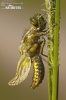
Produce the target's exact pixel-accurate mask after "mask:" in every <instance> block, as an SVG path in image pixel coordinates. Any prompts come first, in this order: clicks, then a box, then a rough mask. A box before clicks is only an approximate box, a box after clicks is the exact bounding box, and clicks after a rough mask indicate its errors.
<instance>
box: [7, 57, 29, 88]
mask: <svg viewBox="0 0 66 100" xmlns="http://www.w3.org/2000/svg"><path fill="white" fill-rule="evenodd" d="M30 67H31V59H30V57H29V56H26V55H22V56H21V58H20V60H19V62H18V65H17V70H16V75H15V77H14V78H13V79H12V80H11V81H9V83H8V85H10V86H14V85H18V84H20V83H21V82H23V81H24V80H25V79H26V78H27V76H28V73H29V71H30Z"/></svg>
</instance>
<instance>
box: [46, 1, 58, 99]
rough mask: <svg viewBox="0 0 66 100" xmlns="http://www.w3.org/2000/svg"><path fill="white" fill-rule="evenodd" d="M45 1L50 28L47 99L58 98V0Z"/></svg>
mask: <svg viewBox="0 0 66 100" xmlns="http://www.w3.org/2000/svg"><path fill="white" fill-rule="evenodd" d="M45 3H46V9H47V12H48V13H47V15H48V19H47V20H48V27H49V29H50V30H49V33H48V60H49V68H48V77H49V78H48V92H49V100H58V77H59V58H58V57H59V26H60V0H52V2H50V0H45ZM54 8H55V9H54ZM55 24H57V25H55ZM54 25H55V26H54Z"/></svg>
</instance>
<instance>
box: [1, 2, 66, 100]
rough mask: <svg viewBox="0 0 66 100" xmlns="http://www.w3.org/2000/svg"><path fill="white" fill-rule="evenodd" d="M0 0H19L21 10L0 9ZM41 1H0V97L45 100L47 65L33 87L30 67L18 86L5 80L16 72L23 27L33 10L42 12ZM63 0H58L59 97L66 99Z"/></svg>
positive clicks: (2, 99)
mask: <svg viewBox="0 0 66 100" xmlns="http://www.w3.org/2000/svg"><path fill="white" fill-rule="evenodd" d="M2 2H5V3H14V2H15V3H21V2H23V3H24V5H23V7H24V8H23V9H21V10H16V9H15V10H10V9H9V10H6V9H2ZM43 3H44V0H32V1H30V0H23V1H22V0H20V1H19V0H0V100H48V65H47V64H46V62H44V65H45V78H44V80H43V82H42V84H40V85H39V87H37V88H36V89H35V90H32V89H31V88H30V85H31V82H32V76H33V68H31V71H30V73H29V75H28V78H27V79H26V80H25V81H24V82H23V83H21V84H20V85H18V86H15V87H10V86H8V82H9V80H10V79H12V78H13V77H14V75H15V72H16V66H17V62H18V60H19V58H20V53H19V51H18V47H19V45H20V41H21V38H22V35H23V34H24V32H25V29H28V28H29V27H30V26H31V25H30V22H29V18H30V17H32V16H33V15H34V14H35V13H42V14H43V12H42V11H41V9H42V7H41V5H42V4H43ZM65 3H66V1H65V0H61V7H60V11H61V19H60V20H61V23H60V25H61V26H60V65H59V67H60V73H59V76H60V78H59V100H66V95H65V93H66V78H65V74H66V61H65V60H66V54H65V52H66V46H65V38H66V33H65V32H66V12H65V9H66V5H65ZM46 50H47V48H46V47H45V49H44V53H45V54H46V53H47V52H46Z"/></svg>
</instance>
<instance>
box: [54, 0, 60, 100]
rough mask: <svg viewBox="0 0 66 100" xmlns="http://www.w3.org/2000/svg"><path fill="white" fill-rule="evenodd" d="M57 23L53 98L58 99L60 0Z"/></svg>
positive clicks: (57, 9)
mask: <svg viewBox="0 0 66 100" xmlns="http://www.w3.org/2000/svg"><path fill="white" fill-rule="evenodd" d="M55 23H57V25H56V26H55V29H54V67H53V95H52V100H58V80H59V57H58V56H59V28H60V0H56V12H55Z"/></svg>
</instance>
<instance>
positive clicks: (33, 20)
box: [30, 18, 38, 26]
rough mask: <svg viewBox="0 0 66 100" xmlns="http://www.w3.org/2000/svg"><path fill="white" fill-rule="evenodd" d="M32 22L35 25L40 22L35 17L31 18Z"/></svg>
mask: <svg viewBox="0 0 66 100" xmlns="http://www.w3.org/2000/svg"><path fill="white" fill-rule="evenodd" d="M30 23H31V24H32V25H34V26H36V25H37V24H38V22H37V20H36V19H35V18H30Z"/></svg>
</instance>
